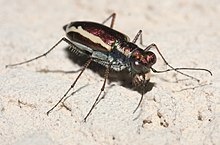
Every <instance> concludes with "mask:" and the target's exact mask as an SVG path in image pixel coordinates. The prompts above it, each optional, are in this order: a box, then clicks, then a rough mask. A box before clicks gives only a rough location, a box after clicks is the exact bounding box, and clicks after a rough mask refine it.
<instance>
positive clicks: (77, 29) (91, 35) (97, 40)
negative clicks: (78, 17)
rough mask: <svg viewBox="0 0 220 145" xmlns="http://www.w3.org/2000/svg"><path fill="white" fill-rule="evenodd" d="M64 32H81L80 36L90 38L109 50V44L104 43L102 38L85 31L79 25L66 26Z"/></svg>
mask: <svg viewBox="0 0 220 145" xmlns="http://www.w3.org/2000/svg"><path fill="white" fill-rule="evenodd" d="M66 32H67V33H68V32H77V33H79V34H81V35H82V36H84V37H86V38H88V39H90V40H92V41H93V42H94V43H98V44H100V45H101V46H103V47H104V48H106V49H107V50H108V51H111V46H110V45H108V44H106V43H105V42H103V41H102V39H101V38H100V37H98V36H95V35H93V34H91V33H89V32H87V31H85V30H84V29H83V28H82V27H81V26H78V27H77V28H76V27H74V26H72V27H67V29H66Z"/></svg>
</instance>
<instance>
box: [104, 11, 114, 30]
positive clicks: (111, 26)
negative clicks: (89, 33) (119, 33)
mask: <svg viewBox="0 0 220 145" xmlns="http://www.w3.org/2000/svg"><path fill="white" fill-rule="evenodd" d="M115 17H116V13H112V14H111V15H110V16H109V17H108V18H107V19H105V20H104V21H103V22H102V24H105V23H106V22H107V21H108V20H109V19H112V20H111V24H110V28H113V26H114V23H115Z"/></svg>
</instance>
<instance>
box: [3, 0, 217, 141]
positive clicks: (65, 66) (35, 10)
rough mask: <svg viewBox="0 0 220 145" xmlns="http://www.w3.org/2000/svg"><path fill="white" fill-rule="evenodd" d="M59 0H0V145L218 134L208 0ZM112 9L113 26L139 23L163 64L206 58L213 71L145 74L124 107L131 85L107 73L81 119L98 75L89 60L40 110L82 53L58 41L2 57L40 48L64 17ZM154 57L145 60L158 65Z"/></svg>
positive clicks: (101, 15)
mask: <svg viewBox="0 0 220 145" xmlns="http://www.w3.org/2000/svg"><path fill="white" fill-rule="evenodd" d="M60 2H61V1H59V0H48V1H45V0H35V1H30V0H19V1H14V0H1V1H0V64H1V65H0V144H1V145H11V144H13V145H30V144H32V145H39V144H41V145H49V144H53V145H55V144H65V145H72V144H80V145H88V144H91V145H92V144H94V145H95V144H99V145H101V144H103V145H104V144H108V145H110V144H115V145H116V144H120V145H122V144H123V145H126V144H127V145H128V144H129V145H131V144H134V145H136V144H139V145H144V144H148V145H149V144H151V145H153V144H155V145H162V144H172V145H173V144H194V145H197V144H220V138H219V137H220V105H219V104H220V101H219V96H220V91H219V89H220V71H219V68H220V61H219V54H220V50H219V48H220V31H219V30H220V3H219V1H218V0H212V1H208V0H202V1H201V0H194V1H192V0H180V1H175V0H170V1H160V0H156V1H155V0H142V1H132V0H130V1H129V0H121V1H118V2H116V1H114V2H113V1H111V0H106V1H102V0H93V1H89V0H81V1H77V0H75V1H74V0H66V1H63V2H62V3H60ZM112 12H116V13H117V17H116V21H115V29H117V30H119V31H121V32H123V33H125V34H127V35H128V36H130V38H131V39H132V38H133V37H134V36H135V34H136V33H137V32H138V30H139V29H142V30H143V39H144V44H147V45H149V44H150V43H153V42H154V43H156V44H157V45H158V47H159V49H160V50H161V52H162V53H163V55H164V57H165V58H166V59H167V61H168V62H169V63H170V64H171V65H173V66H176V67H203V68H208V69H210V70H211V71H212V72H213V76H212V77H211V76H210V75H209V74H208V73H206V72H202V71H187V73H188V74H190V75H192V76H194V77H196V78H198V79H200V80H201V81H200V82H199V83H198V82H196V81H194V80H192V79H190V78H187V77H185V76H182V75H180V74H176V73H174V72H169V73H163V74H152V77H151V82H152V84H154V86H153V88H152V89H151V90H150V91H149V92H147V93H146V94H145V95H144V100H143V102H142V105H141V107H140V109H138V111H137V112H136V113H135V114H133V113H132V112H133V110H134V109H135V107H136V106H137V103H138V101H139V98H140V93H138V92H137V91H135V90H133V89H132V88H131V87H129V85H126V84H125V83H124V84H123V82H125V81H123V79H119V78H120V77H121V76H120V74H116V75H117V76H118V77H116V79H117V78H118V79H119V81H115V80H116V79H114V80H112V81H111V80H108V82H109V83H108V84H107V85H106V90H105V97H104V99H102V100H101V101H100V102H99V104H98V105H97V106H96V108H95V109H94V110H93V112H92V114H91V115H90V116H89V118H88V120H87V122H86V123H84V122H83V118H84V117H85V115H86V113H87V112H88V111H89V109H90V107H91V106H92V103H93V102H94V100H95V98H96V96H97V95H98V93H99V90H100V88H101V86H102V83H103V79H104V78H103V74H102V73H100V72H99V71H98V72H97V70H98V69H99V68H98V69H97V68H96V71H95V70H94V68H95V67H96V66H95V65H94V66H95V67H94V66H93V67H91V68H89V69H87V70H86V71H85V72H84V74H83V76H82V77H81V78H80V80H79V82H78V83H77V85H76V88H75V89H74V90H73V91H71V93H72V94H73V95H71V96H70V97H69V98H68V99H67V100H66V101H65V105H66V106H67V107H68V108H69V109H70V110H67V108H65V107H62V105H59V106H58V107H57V108H56V109H55V110H54V111H53V112H52V113H51V114H50V115H49V116H47V115H46V112H47V111H48V110H49V109H50V108H51V107H52V106H53V105H54V104H55V103H56V102H57V101H58V100H59V98H61V96H62V95H63V94H64V93H65V91H66V90H67V89H68V87H69V86H70V85H71V83H72V82H73V81H74V79H75V78H76V77H77V75H78V73H79V70H80V69H81V68H82V65H81V64H82V63H83V62H84V60H81V59H80V60H77V61H76V60H74V59H73V57H74V56H73V57H71V58H70V54H69V53H68V52H67V51H66V50H65V48H66V47H67V45H66V44H65V43H62V44H60V45H59V46H58V47H57V48H56V50H54V51H53V52H51V53H50V54H49V55H48V56H47V57H46V58H43V59H40V60H38V61H35V62H33V63H29V64H25V65H22V66H18V67H14V68H7V69H6V68H5V65H6V64H10V63H15V62H20V61H24V60H27V59H29V58H32V57H34V56H37V55H39V54H42V53H43V52H45V51H46V50H48V49H49V48H50V47H51V46H53V45H54V44H55V43H56V42H57V41H58V40H59V39H60V38H62V37H63V36H65V33H64V31H63V30H62V26H63V25H64V24H67V23H69V22H70V21H77V20H90V21H96V22H102V21H103V20H104V19H105V18H107V17H108V16H109V15H110V14H111V13H112ZM157 57H158V62H157V65H156V66H155V68H157V69H165V68H166V66H165V65H164V63H163V62H162V60H161V58H160V57H159V55H157ZM77 59H78V58H77ZM78 61H79V62H78ZM100 69H101V68H100ZM42 70H48V71H49V72H48V73H45V72H42ZM54 70H61V71H62V72H56V71H54ZM102 70H103V69H102ZM39 71H41V72H39ZM64 71H72V73H64ZM102 72H103V71H102ZM128 79H129V78H128ZM127 82H128V81H127Z"/></svg>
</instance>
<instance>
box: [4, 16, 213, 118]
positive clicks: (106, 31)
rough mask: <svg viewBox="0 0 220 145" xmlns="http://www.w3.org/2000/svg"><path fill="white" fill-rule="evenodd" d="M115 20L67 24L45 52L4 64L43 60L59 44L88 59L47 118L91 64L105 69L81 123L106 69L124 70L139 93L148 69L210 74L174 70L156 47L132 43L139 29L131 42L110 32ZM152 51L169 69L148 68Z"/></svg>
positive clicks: (154, 56)
mask: <svg viewBox="0 0 220 145" xmlns="http://www.w3.org/2000/svg"><path fill="white" fill-rule="evenodd" d="M115 18H116V14H115V13H113V14H111V15H110V16H109V17H108V18H107V19H106V20H105V21H103V22H102V24H100V23H95V22H89V21H75V22H71V23H69V24H67V25H65V26H63V29H64V31H65V33H66V36H67V38H66V37H63V38H62V39H60V40H59V41H58V42H57V43H56V44H55V45H54V46H53V47H52V48H50V49H49V50H48V51H47V52H45V53H44V54H42V55H39V56H37V57H35V58H32V59H29V60H27V61H24V62H20V63H15V64H9V65H6V67H12V66H17V65H21V64H25V63H29V62H31V61H34V60H37V59H39V58H41V57H44V56H46V55H47V54H49V53H50V52H51V51H52V50H53V49H54V48H55V47H56V46H57V45H58V44H60V43H61V42H62V41H64V42H66V43H67V44H68V45H69V46H70V50H72V51H73V52H76V53H79V54H82V55H86V56H88V58H89V59H88V61H87V62H86V63H85V64H84V67H83V69H82V70H81V72H80V73H79V74H78V76H77V78H76V79H75V81H74V82H73V83H72V85H71V86H70V88H69V89H68V90H67V91H66V93H65V94H64V95H63V96H62V98H61V99H60V100H59V101H58V102H57V103H56V104H55V105H54V106H53V107H52V108H51V109H50V110H49V111H47V115H49V113H50V112H51V111H52V110H53V109H54V108H55V107H57V105H58V104H60V103H61V102H62V101H63V100H65V98H66V97H67V94H68V93H69V92H70V90H71V89H73V88H74V86H75V85H76V83H77V81H78V80H79V78H80V77H81V75H82V74H83V72H84V71H85V69H86V68H87V67H88V66H89V65H90V63H91V62H92V61H94V62H96V63H98V64H101V65H103V66H105V67H106V70H105V75H104V82H103V85H102V87H101V90H100V92H99V94H98V96H97V98H96V99H95V102H94V103H93V105H92V107H91V109H90V110H89V112H88V113H87V115H86V116H85V118H84V121H85V122H86V120H87V118H88V116H89V115H90V114H91V112H92V110H93V109H94V107H95V106H96V105H97V104H98V102H99V100H100V99H101V98H100V96H101V94H102V93H103V92H104V90H105V85H106V81H107V79H108V76H109V71H110V69H112V70H114V71H122V70H124V69H127V70H128V71H129V73H130V75H131V77H132V83H133V84H134V85H135V86H141V88H142V90H144V88H145V87H146V86H147V84H148V83H149V80H150V77H149V74H150V70H151V71H152V72H154V73H163V72H168V71H175V72H177V73H180V74H182V75H184V76H186V77H189V78H191V79H194V80H196V81H199V79H197V78H195V77H193V76H190V75H188V74H186V73H183V72H181V71H180V70H201V71H206V72H208V73H209V74H210V75H212V73H211V71H209V70H208V69H204V68H183V67H181V68H174V67H173V66H171V65H170V64H169V63H168V62H167V61H166V59H165V58H164V57H163V55H162V54H161V52H160V50H159V49H158V47H157V45H156V44H150V45H149V46H147V47H146V48H144V49H141V48H140V47H138V46H137V45H136V44H135V43H136V41H137V40H138V39H140V44H141V45H143V43H142V30H139V31H138V33H137V34H136V36H135V37H134V39H133V40H132V41H130V40H129V37H128V36H126V35H125V34H122V33H121V32H118V31H116V30H114V29H113V25H114V22H115ZM110 19H111V24H110V27H107V26H105V25H104V24H105V23H106V22H107V21H109V20H110ZM153 48H154V49H156V51H157V53H158V54H159V55H160V57H161V58H162V60H163V61H164V63H165V64H166V65H167V66H168V67H169V69H166V70H161V71H159V70H156V69H154V68H153V67H152V66H153V65H154V64H155V63H156V60H157V58H156V55H155V54H154V53H153V52H151V51H150V50H151V49H153ZM143 96H144V91H142V92H141V98H140V100H139V103H138V105H137V107H136V108H135V109H134V112H133V113H135V112H136V110H137V109H138V108H139V106H140V104H141V102H142V100H143Z"/></svg>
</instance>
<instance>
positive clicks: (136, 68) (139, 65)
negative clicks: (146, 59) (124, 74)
mask: <svg viewBox="0 0 220 145" xmlns="http://www.w3.org/2000/svg"><path fill="white" fill-rule="evenodd" d="M132 68H133V70H134V71H135V72H137V73H140V72H142V70H143V68H144V66H143V64H142V63H141V62H140V61H139V60H135V61H134V62H132Z"/></svg>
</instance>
